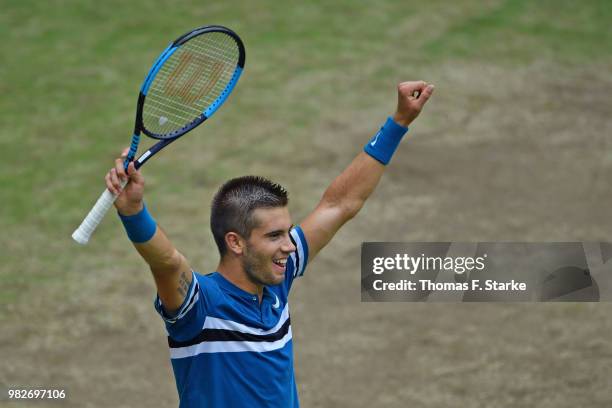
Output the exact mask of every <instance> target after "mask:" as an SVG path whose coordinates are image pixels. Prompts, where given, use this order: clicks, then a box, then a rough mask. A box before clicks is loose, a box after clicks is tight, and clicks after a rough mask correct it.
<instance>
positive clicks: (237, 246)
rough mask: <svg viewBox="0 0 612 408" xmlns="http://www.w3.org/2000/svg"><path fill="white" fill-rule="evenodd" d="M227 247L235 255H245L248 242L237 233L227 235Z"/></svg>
mask: <svg viewBox="0 0 612 408" xmlns="http://www.w3.org/2000/svg"><path fill="white" fill-rule="evenodd" d="M225 245H226V246H227V249H228V250H229V251H230V252H231V253H233V254H234V255H243V254H244V250H245V248H246V241H245V240H244V239H243V238H242V237H241V236H240V234H238V233H236V232H228V233H227V234H225Z"/></svg>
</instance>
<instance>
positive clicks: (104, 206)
mask: <svg viewBox="0 0 612 408" xmlns="http://www.w3.org/2000/svg"><path fill="white" fill-rule="evenodd" d="M126 184H127V180H126V181H125V182H124V181H122V182H121V189H122V190H123V188H124V187H125V185H126ZM117 197H118V196H116V195H114V194H113V193H111V192H110V191H109V189H106V190H104V192H103V193H102V194H101V195H100V198H98V201H96V203H95V204H94V206H93V208H92V209H91V211H89V214H87V216H86V217H85V219H84V220H83V222H82V223H81V225H80V226H79V228H77V229H76V230H74V232H73V233H72V239H74V240H75V241H76V242H78V243H79V244H81V245H85V244H87V242H89V238H91V235H92V234H93V233H94V231H95V230H96V228H98V225H99V224H100V222H101V221H102V218H104V216H105V215H106V213H107V212H108V210H109V209H110V208H111V207H112V206H113V203H114V202H115V200H116V199H117Z"/></svg>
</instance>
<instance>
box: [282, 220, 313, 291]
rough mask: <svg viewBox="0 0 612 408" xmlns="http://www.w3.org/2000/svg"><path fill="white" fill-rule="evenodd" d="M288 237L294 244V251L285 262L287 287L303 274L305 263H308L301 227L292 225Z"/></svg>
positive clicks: (304, 238)
mask: <svg viewBox="0 0 612 408" xmlns="http://www.w3.org/2000/svg"><path fill="white" fill-rule="evenodd" d="M289 238H290V239H291V242H292V243H293V245H294V246H295V248H296V249H295V252H292V253H291V255H290V256H289V261H288V262H287V272H286V276H285V283H286V285H287V289H290V288H291V285H292V283H293V280H294V279H295V278H297V277H299V276H302V275H304V271H305V270H306V265H308V243H307V242H306V237H305V236H304V232H303V231H302V228H300V227H299V226H296V227H294V228H293V229H291V231H290V232H289Z"/></svg>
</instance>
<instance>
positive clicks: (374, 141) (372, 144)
mask: <svg viewBox="0 0 612 408" xmlns="http://www.w3.org/2000/svg"><path fill="white" fill-rule="evenodd" d="M378 136H380V130H379V131H378V133H376V136H375V137H374V140H373V141H372V142H370V146H374V145H375V144H376V142H378Z"/></svg>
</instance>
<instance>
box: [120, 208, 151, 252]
mask: <svg viewBox="0 0 612 408" xmlns="http://www.w3.org/2000/svg"><path fill="white" fill-rule="evenodd" d="M119 218H121V222H123V226H124V227H125V231H126V232H127V235H128V237H129V238H130V241H132V242H134V243H137V244H140V243H143V242H147V241H148V240H150V239H151V238H153V235H155V231H156V230H157V224H156V223H155V220H154V219H153V217H151V214H149V211H148V210H147V206H146V205H144V204H143V207H142V210H141V211H140V212H139V213H137V214H134V215H121V214H119Z"/></svg>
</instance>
